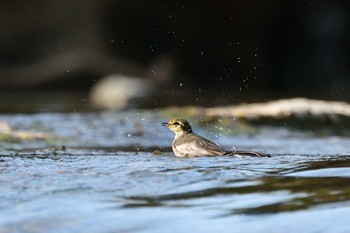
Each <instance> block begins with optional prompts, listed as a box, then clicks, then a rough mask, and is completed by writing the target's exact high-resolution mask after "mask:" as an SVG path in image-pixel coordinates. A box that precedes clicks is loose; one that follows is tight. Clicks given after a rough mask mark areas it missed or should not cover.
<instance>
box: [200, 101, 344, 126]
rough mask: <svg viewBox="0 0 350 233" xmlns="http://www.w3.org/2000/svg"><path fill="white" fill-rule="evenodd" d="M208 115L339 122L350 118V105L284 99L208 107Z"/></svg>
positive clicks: (252, 118) (253, 118) (250, 118)
mask: <svg viewBox="0 0 350 233" xmlns="http://www.w3.org/2000/svg"><path fill="white" fill-rule="evenodd" d="M205 112H206V115H207V116H227V115H229V116H234V117H236V118H241V119H247V120H253V121H258V120H259V119H271V120H273V119H275V120H278V119H286V118H296V119H300V120H303V119H310V118H312V119H319V120H320V119H324V120H329V121H331V122H337V121H339V120H341V119H344V118H348V119H350V105H349V104H347V103H344V102H334V101H323V100H310V99H305V98H293V99H282V100H277V101H269V102H266V103H257V104H242V105H238V106H228V107H214V108H208V109H207V110H206V111H205Z"/></svg>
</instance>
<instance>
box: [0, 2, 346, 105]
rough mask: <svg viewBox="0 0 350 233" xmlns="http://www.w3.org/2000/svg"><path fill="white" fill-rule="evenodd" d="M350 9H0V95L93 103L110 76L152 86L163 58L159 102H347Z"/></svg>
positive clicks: (35, 5) (232, 5) (95, 5)
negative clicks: (195, 97) (92, 94)
mask: <svg viewBox="0 0 350 233" xmlns="http://www.w3.org/2000/svg"><path fill="white" fill-rule="evenodd" d="M349 5H350V2H349V1H347V0H344V1H340V0H317V1H305V0H282V1H281V0H265V1H260V0H245V1H161V0H150V1H137V0H120V1H108V0H90V1H85V0H75V1H60V0H51V1H47V0H32V1H21V0H19V1H1V7H0V30H1V33H0V91H1V92H2V93H3V95H4V96H5V97H6V98H5V97H4V98H3V99H4V100H5V99H7V100H11V98H12V97H13V98H14V94H16V95H17V94H21V93H22V95H21V96H22V98H23V97H24V99H25V98H26V97H25V96H26V95H23V93H29V94H28V95H30V93H41V92H52V93H60V92H67V91H70V92H71V93H72V92H78V93H88V92H89V89H90V88H91V87H92V86H93V85H94V83H95V82H96V81H97V80H99V79H101V78H102V77H104V76H106V75H109V74H112V73H119V74H125V75H134V76H138V77H142V78H148V75H147V74H148V73H149V71H150V70H151V68H150V67H152V64H153V63H154V62H155V61H157V60H161V59H162V58H164V57H166V58H167V59H169V60H170V61H171V63H172V65H173V67H174V69H172V80H171V82H169V83H168V84H167V86H163V87H162V90H160V91H159V93H158V95H159V96H161V95H163V94H164V96H165V97H164V96H163V99H166V95H167V93H169V92H171V91H174V90H177V91H178V92H179V93H181V92H183V93H184V96H186V93H191V92H198V91H200V92H201V94H202V95H205V93H211V94H208V95H210V96H213V93H216V94H214V95H217V93H220V94H219V95H220V96H221V97H222V98H227V99H228V101H227V103H234V102H244V101H262V100H266V99H275V98H286V97H293V96H304V97H310V98H319V99H332V100H344V101H348V100H349V98H350V94H349V87H350V79H349V74H350V68H349V51H350V48H349V44H350V43H349V41H350V40H349V39H350V38H349V12H350V11H349V10H350V8H349ZM84 95H87V94H81V95H79V97H77V98H80V97H81V96H84ZM17 96H20V95H17ZM210 98H212V97H210ZM208 99H209V97H207V98H202V103H203V102H205V101H206V100H208ZM16 101H18V100H16ZM188 102H189V103H191V100H189V101H188ZM13 103H15V102H13ZM172 103H176V100H174V101H173V102H172ZM199 104H201V102H200V103H199Z"/></svg>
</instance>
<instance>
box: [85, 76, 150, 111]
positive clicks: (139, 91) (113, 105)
mask: <svg viewBox="0 0 350 233" xmlns="http://www.w3.org/2000/svg"><path fill="white" fill-rule="evenodd" d="M154 91H155V84H154V82H153V81H151V80H149V79H145V78H137V77H130V76H125V75H111V76H108V77H106V78H103V79H102V80H100V81H98V82H97V83H96V85H95V86H94V87H93V88H92V89H91V92H90V102H91V103H92V104H93V106H94V107H96V108H104V109H122V108H126V107H130V106H135V105H136V106H137V105H139V104H140V105H145V104H146V102H147V100H149V99H148V98H147V97H149V96H151V94H152V93H153V92H154Z"/></svg>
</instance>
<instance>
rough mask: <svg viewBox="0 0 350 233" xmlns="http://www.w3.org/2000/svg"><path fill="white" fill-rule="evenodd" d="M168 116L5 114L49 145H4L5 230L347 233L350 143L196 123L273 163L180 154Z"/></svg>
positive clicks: (0, 152) (1, 206) (1, 226)
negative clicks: (176, 152) (173, 144)
mask: <svg viewBox="0 0 350 233" xmlns="http://www.w3.org/2000/svg"><path fill="white" fill-rule="evenodd" d="M165 120H167V117H166V116H165V115H164V114H161V113H154V112H148V111H142V112H137V111H127V112H120V113H113V112H105V113H84V114H81V113H72V114H63V113H62V114H52V113H45V114H31V115H21V114H15V115H1V117H0V121H1V122H6V123H7V124H8V125H9V126H10V127H11V129H12V130H13V131H17V132H19V131H26V132H32V133H35V132H44V133H46V134H48V135H50V137H48V138H45V139H17V140H9V139H7V140H3V141H2V142H1V144H0V145H1V147H0V148H1V149H0V185H1V189H0V210H1V211H0V216H1V218H0V232H57V233H58V232H189V231H191V232H224V231H225V232H226V231H228V232H297V231H299V232H350V224H349V220H348V216H349V214H350V185H349V184H350V138H346V137H338V136H322V137H317V136H315V135H313V134H311V133H310V132H297V131H293V130H288V129H285V128H283V127H282V128H277V127H267V126H265V127H264V126H262V127H259V129H258V130H256V131H254V133H242V134H228V133H226V132H222V133H220V131H215V130H211V129H213V128H215V127H213V126H207V127H204V126H200V125H196V124H195V125H194V126H193V128H194V130H195V131H197V132H198V133H199V134H202V135H203V136H206V137H208V138H210V139H212V140H214V141H216V142H218V143H220V144H221V145H223V146H226V147H237V148H239V149H256V150H260V151H264V152H269V153H271V154H272V157H271V158H251V157H246V158H237V157H230V156H223V157H203V158H176V157H175V156H174V155H173V153H172V152H171V148H170V144H171V140H172V138H173V135H172V132H170V131H169V130H168V129H166V128H165V127H162V126H160V122H162V121H165ZM192 121H194V120H193V119H192ZM63 146H64V147H63ZM155 149H158V150H160V151H161V152H162V153H160V154H159V153H152V152H153V151H154V150H155Z"/></svg>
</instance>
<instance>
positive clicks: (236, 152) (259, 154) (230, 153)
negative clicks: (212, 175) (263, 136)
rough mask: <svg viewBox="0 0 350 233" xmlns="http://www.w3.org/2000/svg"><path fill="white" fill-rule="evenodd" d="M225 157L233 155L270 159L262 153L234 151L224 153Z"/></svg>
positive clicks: (268, 155)
mask: <svg viewBox="0 0 350 233" xmlns="http://www.w3.org/2000/svg"><path fill="white" fill-rule="evenodd" d="M225 155H233V156H254V157H271V155H270V154H267V153H262V152H256V151H244V150H235V151H228V152H226V153H225Z"/></svg>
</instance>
